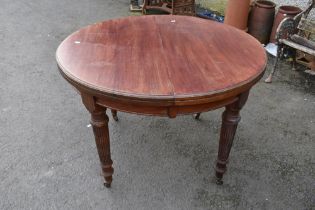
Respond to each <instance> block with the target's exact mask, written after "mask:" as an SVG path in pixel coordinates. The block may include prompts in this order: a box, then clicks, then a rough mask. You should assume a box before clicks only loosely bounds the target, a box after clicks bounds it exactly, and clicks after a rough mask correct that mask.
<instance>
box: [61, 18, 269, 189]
mask: <svg viewBox="0 0 315 210" xmlns="http://www.w3.org/2000/svg"><path fill="white" fill-rule="evenodd" d="M56 59H57V63H58V66H59V70H60V73H61V74H62V75H63V77H64V78H65V79H66V80H67V81H68V82H69V83H70V84H72V85H73V86H74V87H75V88H76V89H77V90H78V92H79V93H80V94H81V98H82V102H83V104H84V105H85V107H86V108H87V110H88V111H89V112H90V113H91V124H92V127H93V132H94V136H95V141H96V145H97V150H98V154H99V158H100V162H101V166H102V171H103V176H104V178H105V186H107V187H110V186H111V183H112V174H113V172H114V169H113V167H112V164H113V161H112V160H111V155H110V153H111V151H110V140H109V129H108V116H107V114H106V110H107V108H109V109H111V111H112V115H113V117H114V119H115V120H116V121H117V120H118V117H117V111H123V112H129V113H136V114H146V115H156V116H168V117H170V118H174V117H176V116H177V115H179V114H193V113H198V114H197V116H198V117H199V113H200V112H206V111H209V110H213V109H217V108H220V107H225V111H224V112H223V115H222V126H221V132H220V140H219V149H218V159H217V161H216V165H215V173H216V178H217V183H218V184H222V183H223V182H222V177H223V174H224V173H225V171H226V169H227V167H226V165H227V162H228V158H229V154H230V150H231V147H232V142H233V139H234V135H235V132H236V129H237V125H238V122H239V121H240V119H241V118H240V110H241V109H242V107H243V106H244V105H245V103H246V101H247V98H248V95H249V91H250V89H251V87H252V86H253V85H254V84H255V83H256V82H257V81H258V80H259V79H260V78H261V77H262V76H263V73H264V70H265V67H266V61H267V57H266V53H265V50H264V48H263V47H262V46H261V44H260V43H259V42H258V41H257V40H256V39H255V38H253V37H251V36H250V35H248V34H246V33H245V32H243V31H241V30H238V29H235V28H233V27H231V26H227V25H224V24H220V23H216V22H213V21H209V20H204V19H200V18H196V17H185V16H174V15H159V16H154V15H152V16H138V17H126V18H121V19H115V20H108V21H104V22H100V23H95V24H93V25H90V26H87V27H85V28H82V29H80V30H78V31H77V32H75V33H73V34H71V35H70V36H69V37H67V38H66V39H65V40H64V41H63V42H62V43H61V44H60V46H59V47H58V49H57V53H56Z"/></svg>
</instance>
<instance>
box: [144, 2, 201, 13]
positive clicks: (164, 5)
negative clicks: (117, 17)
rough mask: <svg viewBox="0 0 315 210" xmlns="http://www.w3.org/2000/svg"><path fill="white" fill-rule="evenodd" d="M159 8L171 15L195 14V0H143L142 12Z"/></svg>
mask: <svg viewBox="0 0 315 210" xmlns="http://www.w3.org/2000/svg"><path fill="white" fill-rule="evenodd" d="M150 9H152V10H159V11H163V12H166V13H168V14H172V15H188V16H195V15H196V10H195V0H145V1H144V4H143V7H142V14H146V12H147V10H150Z"/></svg>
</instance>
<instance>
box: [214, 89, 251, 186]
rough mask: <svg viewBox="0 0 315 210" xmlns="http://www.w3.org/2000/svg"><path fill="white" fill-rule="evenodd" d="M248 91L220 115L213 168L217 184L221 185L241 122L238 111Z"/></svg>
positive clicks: (244, 101)
mask: <svg viewBox="0 0 315 210" xmlns="http://www.w3.org/2000/svg"><path fill="white" fill-rule="evenodd" d="M248 94H249V91H247V92H245V93H242V94H241V95H239V98H238V100H237V101H235V102H234V103H232V104H229V105H227V106H226V107H225V111H224V112H223V114H222V126H221V133H220V142H219V151H218V159H217V162H216V167H215V172H216V173H215V175H216V182H217V184H223V181H222V178H223V174H224V173H225V171H226V165H227V162H228V158H229V154H230V151H231V147H232V144H233V139H234V136H235V132H236V129H237V125H238V123H239V121H240V120H241V116H240V114H239V113H240V110H241V109H242V107H243V106H244V105H245V103H246V100H247V98H248Z"/></svg>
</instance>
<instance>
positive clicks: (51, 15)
mask: <svg viewBox="0 0 315 210" xmlns="http://www.w3.org/2000/svg"><path fill="white" fill-rule="evenodd" d="M0 4H1V9H0V46H1V47H0V69H1V71H0V79H1V82H0V125H1V126H0V209H1V210H4V209H10V210H11V209H45V210H46V209H76V210H78V209H113V210H114V209H119V210H120V209H123V210H124V209H133V210H142V209H143V210H146V209H152V210H155V209H157V210H160V209H180V210H186V209H187V210H201V209H242V210H243V209H286V210H288V209H299V210H300V209H315V180H314V179H315V164H314V163H315V152H314V151H315V144H314V140H315V82H314V80H315V79H314V77H311V76H308V75H305V74H304V73H303V72H292V71H291V70H290V69H289V67H288V65H287V64H285V63H283V64H282V65H281V67H280V69H281V71H279V72H278V73H277V75H276V78H275V82H274V83H272V84H270V85H267V84H265V83H263V82H260V83H259V84H258V85H256V86H255V88H254V89H253V90H252V92H251V96H250V98H249V101H248V103H247V105H246V106H245V108H244V109H243V111H242V116H243V119H242V122H241V123H240V126H239V129H238V132H237V136H236V138H235V144H234V147H233V149H232V152H231V160H230V163H229V170H228V172H227V173H226V176H225V179H224V180H225V183H224V185H222V186H217V185H216V184H214V182H213V174H214V170H213V168H212V164H213V162H214V161H215V159H216V154H217V147H218V136H219V128H220V121H221V120H220V115H221V112H222V109H221V110H217V111H214V112H209V113H204V114H202V116H201V120H200V121H196V120H193V119H192V117H191V116H183V117H178V118H176V119H174V120H171V119H167V118H158V117H144V116H136V115H131V114H123V113H119V118H120V120H119V122H117V123H116V122H114V121H113V120H112V119H111V120H110V131H111V133H110V135H111V140H112V158H113V160H114V168H115V174H114V182H113V185H112V188H111V189H106V188H104V187H103V185H102V181H103V180H102V177H101V176H100V167H99V161H98V157H97V153H96V148H95V143H94V140H93V134H92V130H91V128H90V127H88V126H87V125H88V124H89V115H88V113H87V111H86V110H85V108H84V107H83V105H82V104H81V101H80V98H79V96H78V94H77V93H76V92H75V91H74V90H73V89H72V88H71V86H70V85H69V84H67V83H66V81H65V80H64V79H63V78H62V77H61V76H60V75H59V73H58V70H57V67H56V62H55V57H54V56H55V50H56V48H57V46H58V45H59V43H60V42H61V41H62V40H63V39H64V38H65V37H66V36H67V35H69V34H70V33H71V32H73V31H75V30H77V29H79V28H80V27H83V26H85V25H88V24H91V23H94V22H97V21H100V20H105V19H111V18H117V17H121V16H128V15H130V13H129V12H128V6H129V5H128V0H93V1H91V0H75V1H70V0H63V1H51V0H31V1H10V0H0ZM272 61H273V59H270V62H272ZM267 71H269V69H268V70H267Z"/></svg>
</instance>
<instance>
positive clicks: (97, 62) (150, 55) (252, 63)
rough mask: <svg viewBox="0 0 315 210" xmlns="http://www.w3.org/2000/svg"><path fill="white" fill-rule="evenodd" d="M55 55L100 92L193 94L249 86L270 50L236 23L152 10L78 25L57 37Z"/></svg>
mask: <svg viewBox="0 0 315 210" xmlns="http://www.w3.org/2000/svg"><path fill="white" fill-rule="evenodd" d="M56 59H57V62H58V66H59V69H60V70H61V73H62V74H63V76H65V77H66V79H68V80H70V81H71V82H74V83H76V84H78V85H82V86H84V88H88V89H90V90H95V91H98V92H101V93H102V94H109V95H111V96H113V95H114V96H122V97H129V98H141V99H148V100H150V99H161V100H162V99H173V100H176V99H180V100H185V99H187V100H191V98H194V97H199V98H200V97H203V96H204V97H211V96H212V95H218V94H221V93H222V94H224V93H225V92H227V91H231V90H235V89H239V90H241V89H242V88H243V89H244V87H245V86H246V85H247V88H248V85H249V84H250V87H251V86H252V85H253V84H255V83H256V82H257V80H258V79H260V77H261V76H262V75H263V72H264V70H265V66H266V59H267V58H266V53H265V50H264V48H263V47H262V46H261V44H260V43H259V42H258V41H257V40H256V39H254V38H253V37H251V36H250V35H248V34H246V33H245V32H243V31H241V30H238V29H235V28H233V27H230V26H227V25H224V24H220V23H216V22H213V21H209V20H204V19H200V18H196V17H188V16H173V15H158V16H154V15H151V16H138V17H127V18H121V19H115V20H109V21H105V22H101V23H96V24H93V25H90V26H87V27H85V28H83V29H80V30H79V31H77V32H75V33H73V34H72V35H70V36H69V37H68V38H66V39H65V40H64V41H63V42H62V43H61V44H60V46H59V47H58V50H57V53H56Z"/></svg>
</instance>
